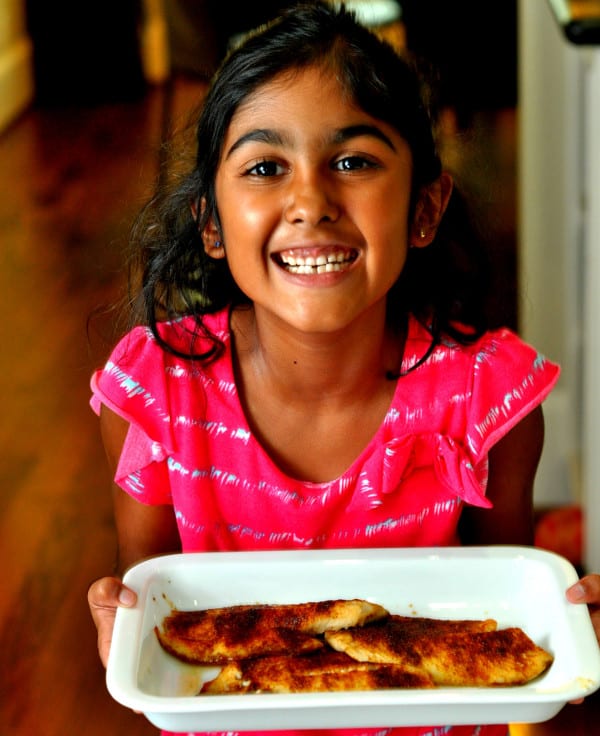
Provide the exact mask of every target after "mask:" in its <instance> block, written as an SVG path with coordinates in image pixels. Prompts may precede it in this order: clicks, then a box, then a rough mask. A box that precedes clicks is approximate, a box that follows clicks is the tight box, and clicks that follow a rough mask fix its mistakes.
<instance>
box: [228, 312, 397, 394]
mask: <svg viewBox="0 0 600 736" xmlns="http://www.w3.org/2000/svg"><path fill="white" fill-rule="evenodd" d="M385 316H386V315H385V303H381V304H377V305H375V306H374V307H373V308H372V309H371V310H369V311H368V312H367V313H365V314H364V315H361V317H360V318H359V319H358V320H356V321H355V322H354V323H352V324H351V325H349V326H348V327H346V328H344V329H343V330H339V331H337V332H333V333H332V332H327V333H310V334H307V333H304V332H299V331H294V330H293V329H290V327H289V325H288V324H284V323H282V322H280V321H279V320H277V318H275V317H273V315H272V314H269V313H265V312H263V311H262V310H260V309H259V308H255V309H253V310H244V311H238V312H236V313H234V316H233V319H232V329H233V333H234V337H235V345H236V353H237V360H236V363H237V368H238V373H239V376H240V378H241V379H242V382H243V383H244V382H246V379H248V377H249V375H248V374H249V372H250V373H252V375H253V377H255V378H256V377H258V378H259V379H260V380H261V382H263V383H264V385H265V386H268V387H269V390H277V391H278V392H279V393H280V394H281V395H282V396H288V397H289V400H290V401H296V402H297V401H302V402H310V403H313V404H318V403H321V402H322V401H324V400H327V401H330V400H332V399H335V398H338V399H340V400H347V397H349V396H350V397H352V399H353V400H356V399H357V397H359V396H361V395H366V394H369V393H370V392H372V391H373V387H374V386H375V385H377V384H380V383H381V381H382V380H386V375H387V373H388V371H390V370H391V371H393V370H396V369H397V368H398V365H399V362H400V359H401V353H402V344H401V340H400V339H399V338H398V335H393V336H392V335H390V334H389V331H388V330H387V329H386V319H385Z"/></svg>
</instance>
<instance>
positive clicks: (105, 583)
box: [88, 577, 137, 667]
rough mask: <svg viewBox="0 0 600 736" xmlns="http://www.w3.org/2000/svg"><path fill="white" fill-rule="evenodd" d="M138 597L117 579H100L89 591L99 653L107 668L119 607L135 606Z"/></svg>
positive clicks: (89, 601) (89, 602)
mask: <svg viewBox="0 0 600 736" xmlns="http://www.w3.org/2000/svg"><path fill="white" fill-rule="evenodd" d="M136 601H137V595H136V594H135V593H134V592H133V590H131V589H130V588H127V587H126V586H125V585H123V583H122V582H121V581H120V580H119V578H115V577H105V578H100V579H99V580H96V581H95V582H93V583H92V584H91V585H90V587H89V590H88V604H89V607H90V611H91V613H92V618H93V619H94V623H95V624H96V629H98V652H99V654H100V659H101V660H102V664H103V665H104V666H105V667H106V663H107V662H108V653H109V651H110V644H111V641H112V632H113V628H114V625H115V616H116V614H117V608H118V607H119V606H125V607H126V608H131V606H135V604H136Z"/></svg>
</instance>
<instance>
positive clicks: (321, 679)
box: [201, 650, 434, 695]
mask: <svg viewBox="0 0 600 736" xmlns="http://www.w3.org/2000/svg"><path fill="white" fill-rule="evenodd" d="M433 686H434V683H433V680H432V679H431V677H429V676H428V675H426V674H418V673H415V672H407V671H406V670H404V669H403V668H402V667H399V666H397V665H381V664H373V663H370V662H357V661H356V660H353V659H352V658H351V657H348V656H346V655H345V654H342V653H340V652H333V651H331V650H327V651H322V652H317V653H316V654H308V655H299V656H277V657H264V658H261V659H253V660H246V661H242V662H233V663H230V664H228V665H226V666H225V667H224V668H223V669H222V670H221V672H220V673H219V674H218V675H217V677H216V678H215V679H214V680H212V681H211V682H207V683H205V685H204V686H203V688H202V692H201V694H204V695H224V694H236V693H259V692H262V693H299V692H323V691H331V692H339V691H342V690H376V689H383V688H395V687H397V688H431V687H433Z"/></svg>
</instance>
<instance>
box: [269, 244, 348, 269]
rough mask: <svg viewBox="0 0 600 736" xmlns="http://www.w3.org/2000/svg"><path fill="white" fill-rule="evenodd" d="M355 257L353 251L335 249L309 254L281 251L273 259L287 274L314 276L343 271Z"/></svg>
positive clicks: (296, 251) (297, 251)
mask: <svg viewBox="0 0 600 736" xmlns="http://www.w3.org/2000/svg"><path fill="white" fill-rule="evenodd" d="M357 256H358V253H357V252H356V251H355V250H346V249H339V248H336V249H332V250H330V251H327V252H323V251H322V250H320V251H319V252H317V253H310V254H309V253H306V252H302V251H300V250H289V251H282V252H281V253H277V254H275V255H274V256H273V258H274V260H275V262H276V263H278V264H279V265H280V266H281V267H282V268H284V269H285V270H286V271H288V273H294V274H306V275H314V274H320V273H334V272H339V271H345V270H346V269H347V268H349V267H350V266H351V265H352V263H354V261H355V260H356V258H357Z"/></svg>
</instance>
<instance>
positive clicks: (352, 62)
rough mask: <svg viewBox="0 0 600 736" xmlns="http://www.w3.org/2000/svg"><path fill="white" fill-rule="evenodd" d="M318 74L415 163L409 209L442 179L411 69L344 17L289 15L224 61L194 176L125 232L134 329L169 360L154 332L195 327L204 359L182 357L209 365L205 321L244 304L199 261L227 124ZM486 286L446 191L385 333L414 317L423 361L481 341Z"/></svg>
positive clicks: (459, 209)
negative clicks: (445, 348)
mask: <svg viewBox="0 0 600 736" xmlns="http://www.w3.org/2000/svg"><path fill="white" fill-rule="evenodd" d="M315 65H318V66H320V67H323V68H325V69H328V70H332V71H333V72H334V73H335V74H336V75H337V77H338V79H339V81H340V83H341V84H342V86H343V88H344V89H345V91H346V93H347V94H348V96H349V98H350V99H351V100H353V101H354V102H355V103H356V104H357V105H358V106H360V107H361V108H362V109H363V110H364V111H365V112H366V113H368V114H369V115H371V116H373V117H375V118H377V119H379V120H382V121H384V122H386V123H388V124H390V125H392V126H393V127H394V128H395V129H396V130H397V131H398V132H399V133H400V135H401V136H402V137H403V138H404V139H405V140H406V142H407V143H408V145H409V147H410V150H411V154H412V159H413V178H412V202H413V206H414V202H415V201H416V198H417V196H418V193H419V190H420V188H421V187H423V186H425V185H427V184H429V183H431V182H433V181H434V180H435V179H436V178H437V177H439V175H440V173H441V170H442V166H441V162H440V158H439V156H438V153H437V150H436V145H435V140H434V134H433V132H432V120H431V116H430V111H429V110H428V107H427V103H426V100H427V95H426V94H424V86H423V82H422V80H421V78H420V76H419V75H418V74H417V72H416V70H415V68H414V66H413V65H412V64H411V63H410V62H409V61H408V60H407V59H405V58H402V57H401V56H400V55H399V54H398V53H397V52H396V51H395V50H394V49H393V48H392V47H391V46H390V45H389V44H388V43H387V42H385V41H383V40H381V39H380V38H379V37H378V36H377V35H375V34H374V33H373V32H371V31H370V30H369V29H367V28H366V27H364V26H363V25H361V24H360V23H359V22H358V21H357V20H356V18H355V17H354V14H353V13H351V12H349V11H347V10H346V9H344V7H343V6H341V7H334V6H333V4H330V3H325V2H319V1H317V2H310V3H306V2H302V3H299V4H297V5H295V6H293V7H292V8H290V9H289V10H288V11H286V12H284V13H283V14H282V15H281V16H280V17H279V18H277V19H275V20H274V21H272V22H271V23H270V24H269V25H267V26H265V27H263V28H262V29H260V30H258V31H256V32H255V33H253V34H251V35H250V36H248V37H247V38H246V39H245V40H244V41H243V43H242V44H241V45H240V46H238V47H237V48H235V49H234V50H232V51H231V52H230V53H229V55H228V56H227V57H226V58H225V60H224V61H223V63H222V65H221V67H220V69H219V70H218V72H217V73H216V75H215V77H214V79H213V81H212V83H211V86H210V88H209V90H208V93H207V96H206V98H205V100H204V104H203V108H202V112H201V115H200V119H199V121H198V125H197V132H196V138H197V156H196V161H195V165H194V167H193V169H192V170H191V171H190V172H189V173H188V174H187V175H186V176H184V177H183V178H182V179H181V180H180V181H179V182H178V183H177V186H176V187H175V188H173V189H170V190H169V189H167V191H159V192H158V193H157V194H156V196H155V197H154V198H153V199H152V200H151V202H150V203H149V204H148V206H147V207H146V208H145V209H144V211H143V212H142V214H141V216H140V218H139V220H138V222H137V225H136V227H135V228H134V242H135V243H136V247H137V259H136V272H137V274H138V288H137V295H136V298H135V301H134V314H135V321H136V322H138V323H140V322H141V323H144V324H147V325H149V326H150V328H151V329H152V331H153V332H154V334H155V336H156V338H157V340H158V341H159V342H160V343H161V344H162V345H163V347H164V348H165V349H168V350H171V351H172V352H176V353H177V352H178V351H177V350H175V348H173V347H172V346H169V345H168V344H166V343H165V342H164V341H163V338H162V337H161V335H160V332H159V329H158V324H159V322H160V321H161V320H164V319H173V318H177V317H180V316H182V315H193V316H194V318H195V320H194V325H195V327H194V335H195V336H196V337H200V336H202V337H203V338H208V339H209V344H210V345H212V347H210V349H208V350H206V349H204V350H195V349H194V345H196V346H197V345H199V342H194V340H192V342H191V345H192V348H191V350H190V353H189V354H188V353H186V355H185V357H192V358H200V359H210V358H211V357H214V355H216V354H217V353H218V351H219V349H220V343H219V341H218V340H217V339H216V337H214V336H212V335H210V333H209V332H208V331H207V329H206V328H205V326H204V325H203V320H202V318H203V315H205V314H208V313H212V312H215V311H218V310H220V309H222V308H224V307H226V306H240V305H243V304H248V303H249V300H248V298H247V297H246V296H245V294H243V293H242V292H241V290H240V289H239V288H238V286H237V285H236V283H235V282H234V280H233V278H232V276H231V273H230V271H229V268H228V265H227V260H226V259H220V260H215V259H212V258H210V257H209V256H207V255H206V253H205V251H204V247H203V243H202V239H201V232H202V230H203V229H204V226H205V225H206V223H207V221H208V219H209V218H213V220H214V222H215V223H216V224H217V227H219V211H218V202H217V201H216V198H215V176H216V172H217V167H218V164H219V160H220V156H221V150H222V146H223V142H224V139H225V136H226V133H227V129H228V126H229V123H230V121H231V119H232V116H233V115H234V113H235V112H236V110H237V109H238V107H239V106H240V104H241V103H242V102H244V100H246V99H247V97H248V96H249V95H251V94H252V93H253V92H255V91H256V90H257V89H258V88H259V87H261V86H262V85H265V84H267V83H268V82H270V81H271V80H272V79H273V78H274V77H276V76H277V75H280V74H281V73H282V72H285V71H289V70H301V69H304V68H307V67H310V66H315ZM201 201H202V202H205V203H206V206H205V207H204V208H203V210H202V211H201V212H199V214H198V217H197V218H194V217H193V215H192V209H191V206H190V205H191V203H192V202H196V203H199V202H201ZM390 206H392V207H393V203H391V204H390ZM411 212H412V210H411ZM485 283H486V261H485V257H484V254H483V252H482V249H481V248H480V246H479V241H478V239H477V238H475V237H474V235H473V233H472V232H471V231H470V228H469V221H468V218H467V217H466V216H465V210H464V206H463V203H462V202H461V200H460V197H459V196H458V193H457V192H456V191H454V192H453V195H452V198H451V202H450V204H449V207H448V210H447V212H446V214H445V216H444V218H443V221H442V224H441V226H440V228H439V230H438V232H437V235H436V238H435V240H434V241H433V242H432V243H431V245H429V246H428V247H426V248H412V249H410V250H409V253H408V257H407V261H406V264H405V267H404V269H403V271H402V274H401V275H400V277H399V279H398V281H397V282H396V283H395V284H394V286H393V287H392V289H391V291H390V293H389V295H388V321H389V323H390V325H391V326H394V327H398V328H400V327H402V326H404V325H405V324H406V321H407V318H408V315H409V314H411V313H412V314H413V315H415V316H416V317H417V318H418V319H420V320H421V321H423V323H425V324H427V326H428V327H429V329H430V330H431V334H432V342H431V349H430V351H428V354H429V353H430V352H431V350H433V348H434V347H435V345H436V344H438V343H439V341H440V340H441V339H443V338H444V337H450V338H452V339H454V340H456V341H458V342H461V343H467V342H470V341H472V340H473V339H475V338H477V337H478V336H479V335H480V334H482V332H483V331H485V329H486V324H485V316H484V314H485V310H484V308H483V305H484V299H485V287H484V284H485ZM202 344H203V345H204V347H206V342H205V341H204V340H202ZM178 354H181V353H178ZM425 357H426V356H424V358H425Z"/></svg>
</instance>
